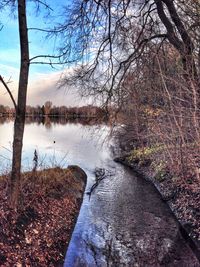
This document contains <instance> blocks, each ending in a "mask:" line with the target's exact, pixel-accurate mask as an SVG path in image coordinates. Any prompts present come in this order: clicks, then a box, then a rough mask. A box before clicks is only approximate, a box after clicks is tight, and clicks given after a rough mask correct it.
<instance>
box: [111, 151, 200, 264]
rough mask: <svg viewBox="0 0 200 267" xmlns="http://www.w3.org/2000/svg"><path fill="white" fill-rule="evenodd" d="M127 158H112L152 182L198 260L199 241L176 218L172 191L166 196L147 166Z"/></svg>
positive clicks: (199, 254) (199, 255) (199, 253)
mask: <svg viewBox="0 0 200 267" xmlns="http://www.w3.org/2000/svg"><path fill="white" fill-rule="evenodd" d="M127 158H128V155H124V156H121V157H116V158H115V159H114V161H115V162H117V163H120V164H122V165H124V166H127V167H129V168H130V169H131V170H132V171H133V172H134V173H136V175H137V176H139V177H141V178H142V179H145V180H147V181H148V182H150V183H151V184H153V186H154V187H155V188H156V190H157V191H158V193H159V194H160V196H161V198H162V200H163V201H164V202H165V203H166V204H167V205H168V207H169V208H170V210H171V212H172V214H173V215H174V217H175V219H176V220H177V222H178V224H179V227H180V232H181V234H182V236H183V238H184V239H185V240H186V242H187V243H188V244H189V246H190V248H191V249H192V251H193V252H194V254H195V256H196V257H197V259H198V260H199V262H200V241H199V240H197V239H195V238H193V237H192V236H191V232H190V231H191V229H189V228H186V227H185V225H184V223H183V222H182V221H181V220H180V219H179V218H178V216H177V214H176V209H177V207H176V205H174V203H173V199H174V198H175V195H173V193H172V195H171V196H168V197H167V196H166V195H165V190H164V189H163V188H162V187H161V182H158V181H156V180H155V179H154V176H153V175H152V173H151V171H150V168H149V167H140V166H139V162H138V163H134V162H130V161H129V160H128V159H127ZM166 189H167V188H166Z"/></svg>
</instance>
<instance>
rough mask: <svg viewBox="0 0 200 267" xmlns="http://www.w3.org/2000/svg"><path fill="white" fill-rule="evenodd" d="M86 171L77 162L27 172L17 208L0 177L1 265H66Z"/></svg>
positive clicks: (2, 178)
mask: <svg viewBox="0 0 200 267" xmlns="http://www.w3.org/2000/svg"><path fill="white" fill-rule="evenodd" d="M85 184H86V174H85V173H84V172H83V170H81V169H80V168H79V167H77V166H71V167H69V168H67V169H59V168H54V169H48V170H44V171H39V172H29V173H25V174H23V177H22V183H21V198H20V204H19V207H18V211H17V212H13V211H11V210H10V209H9V206H8V198H7V185H8V177H6V176H4V177H1V180H0V236H1V239H0V266H5V267H6V266H17V267H20V266H27V267H28V266H62V265H63V261H64V257H65V253H66V249H67V246H68V243H69V241H70V237H71V233H72V230H73V228H74V225H75V221H76V218H77V215H78V212H79V208H80V204H81V201H82V196H83V192H84V188H85Z"/></svg>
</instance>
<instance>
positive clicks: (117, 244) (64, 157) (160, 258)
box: [0, 122, 199, 267]
mask: <svg viewBox="0 0 200 267" xmlns="http://www.w3.org/2000/svg"><path fill="white" fill-rule="evenodd" d="M97 128H98V130H97V131H96V129H97ZM12 131H13V122H5V123H4V124H0V166H1V170H3V169H4V168H5V170H6V168H7V166H6V164H8V165H9V159H10V157H11V153H10V147H11V141H12V135H13V132H12ZM108 133H109V127H108V126H106V125H104V124H102V125H101V126H100V127H97V126H95V125H81V124H79V123H76V124H74V123H66V124H58V123H52V124H51V127H49V125H48V127H46V126H45V125H43V124H38V123H30V124H27V125H26V127H25V135H24V147H23V169H24V170H26V169H31V168H32V159H33V155H34V151H35V149H36V150H37V152H38V155H39V161H40V162H39V167H40V168H44V167H49V165H50V167H54V166H57V165H59V166H60V167H66V166H68V165H72V164H73V165H78V166H80V167H81V168H82V169H83V170H85V172H86V174H87V177H88V178H87V187H86V192H88V191H89V190H90V188H91V186H92V185H93V184H94V183H95V174H94V170H95V168H96V167H98V168H104V169H106V170H107V173H106V174H108V175H107V176H106V177H105V179H103V180H101V181H100V183H99V185H98V186H97V187H96V188H95V189H94V191H93V193H92V195H91V197H90V198H89V195H87V194H85V195H84V199H83V204H82V207H81V210H80V214H79V217H78V220H77V223H76V226H75V229H74V232H73V234H72V239H71V242H70V244H69V247H68V251H67V254H66V259H65V266H69V267H76V266H78V267H81V266H88V267H93V266H101V267H104V266H115V267H116V266H117V267H118V266H128V267H132V266H170V267H171V266H188V263H189V264H190V265H189V266H199V265H198V262H196V258H195V257H194V255H193V253H192V251H191V250H190V248H188V246H187V245H186V244H185V243H184V240H183V239H182V237H181V235H180V232H179V230H178V225H177V223H176V221H175V220H174V218H173V216H172V214H171V212H170V211H169V209H168V208H167V206H166V205H165V203H164V202H162V200H161V199H160V196H159V195H158V194H157V193H156V191H155V189H154V188H153V186H152V185H150V184H149V183H148V182H146V181H144V180H142V179H140V178H138V177H136V176H135V175H133V173H132V172H130V170H128V169H126V168H124V167H123V166H120V165H118V164H117V163H115V162H113V160H112V153H111V149H110V147H112V146H113V142H112V140H108V139H106V137H107V135H108ZM152 255H154V257H152ZM186 262H187V264H186Z"/></svg>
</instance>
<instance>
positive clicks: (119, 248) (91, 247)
mask: <svg viewBox="0 0 200 267" xmlns="http://www.w3.org/2000/svg"><path fill="white" fill-rule="evenodd" d="M103 228H104V227H102V228H101V229H99V228H97V227H96V226H94V229H93V230H94V232H93V233H91V234H90V235H87V236H84V238H83V241H84V243H85V248H86V254H84V256H86V257H87V255H88V254H89V255H91V256H92V257H93V263H91V262H86V261H87V259H84V258H83V255H82V257H81V259H80V261H79V264H80V265H77V266H98V267H103V266H105V267H116V266H122V267H123V266H132V265H131V264H133V262H134V255H133V253H132V249H131V247H130V244H129V242H124V240H123V236H122V235H120V234H115V233H114V232H113V231H112V229H111V227H110V226H109V225H108V224H107V225H106V226H105V228H104V229H103ZM81 264H82V265H81ZM87 264H88V265H87ZM90 264H93V265H90ZM94 264H95V265H94ZM119 264H120V265H119Z"/></svg>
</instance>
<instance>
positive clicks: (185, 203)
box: [115, 150, 200, 261]
mask: <svg viewBox="0 0 200 267" xmlns="http://www.w3.org/2000/svg"><path fill="white" fill-rule="evenodd" d="M138 151H139V150H135V151H134V152H133V151H132V152H129V153H127V154H125V155H123V156H121V157H118V158H116V159H115V161H116V162H118V163H121V164H123V165H126V166H128V167H130V168H131V169H133V170H134V171H135V172H136V173H137V174H138V175H140V176H142V177H143V178H145V179H147V180H149V181H150V182H152V183H153V185H154V186H155V187H156V189H157V190H158V191H159V193H160V195H161V197H162V199H163V200H164V201H165V202H166V203H167V204H168V206H169V207H170V209H171V211H172V212H173V214H174V215H175V217H176V219H177V220H178V222H179V223H180V230H181V231H182V234H183V236H184V237H185V239H187V241H188V243H189V244H190V246H191V248H192V249H193V251H194V253H195V255H196V256H197V258H198V259H199V261H200V194H199V192H200V184H199V182H198V181H196V180H195V181H193V180H192V179H188V180H185V182H184V183H183V182H182V180H181V178H180V177H175V176H173V175H172V174H171V173H170V169H169V168H168V169H164V168H163V166H161V165H159V163H157V164H155V162H153V161H152V159H151V158H150V157H148V156H149V154H150V153H149V151H148V150H147V151H145V152H144V153H142V154H141V153H138ZM157 152H158V151H157ZM159 153H160V154H161V152H160V151H159ZM155 165H156V167H155Z"/></svg>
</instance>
